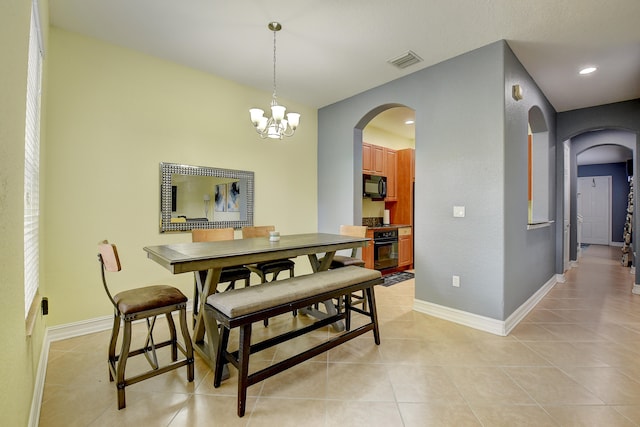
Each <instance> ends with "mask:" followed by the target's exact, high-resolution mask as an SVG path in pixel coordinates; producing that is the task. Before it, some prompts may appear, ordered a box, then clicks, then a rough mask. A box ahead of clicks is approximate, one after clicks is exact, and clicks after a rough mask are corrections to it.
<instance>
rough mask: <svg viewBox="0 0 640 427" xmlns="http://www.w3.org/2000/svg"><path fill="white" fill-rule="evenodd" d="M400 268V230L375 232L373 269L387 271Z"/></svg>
mask: <svg viewBox="0 0 640 427" xmlns="http://www.w3.org/2000/svg"><path fill="white" fill-rule="evenodd" d="M397 266H398V229H397V228H393V229H389V230H375V231H374V232H373V268H375V269H376V270H386V269H389V268H396V267H397Z"/></svg>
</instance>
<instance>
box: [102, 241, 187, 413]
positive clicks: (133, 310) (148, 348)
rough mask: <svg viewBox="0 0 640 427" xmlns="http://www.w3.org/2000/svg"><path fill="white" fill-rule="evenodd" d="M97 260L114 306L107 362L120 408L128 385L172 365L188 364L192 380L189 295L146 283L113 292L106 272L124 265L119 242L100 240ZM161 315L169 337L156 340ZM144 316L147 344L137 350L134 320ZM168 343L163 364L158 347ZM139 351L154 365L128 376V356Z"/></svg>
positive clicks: (166, 370) (170, 287)
mask: <svg viewBox="0 0 640 427" xmlns="http://www.w3.org/2000/svg"><path fill="white" fill-rule="evenodd" d="M98 260H99V261H100V266H101V272H102V284H103V285H104V290H105V291H106V293H107V296H108V297H109V300H111V303H112V304H113V308H114V314H113V329H112V331H111V341H110V343H109V359H108V365H109V381H113V380H114V379H115V380H116V385H117V388H118V389H117V392H118V409H122V408H124V407H125V406H126V400H125V387H127V386H130V385H132V384H135V383H137V382H140V381H143V380H146V379H148V378H151V377H155V376H156V375H160V374H163V373H165V372H168V371H170V370H172V369H176V368H179V367H181V366H186V367H187V380H188V381H189V382H192V381H193V375H194V365H193V346H192V344H191V338H190V337H189V330H188V328H187V315H186V308H187V297H186V296H185V295H184V294H183V293H182V292H180V290H179V289H177V288H174V287H173V286H168V285H152V286H146V287H141V288H135V289H129V290H126V291H122V292H119V293H117V294H116V295H111V292H110V291H109V287H108V286H107V280H106V274H105V272H106V271H108V272H118V271H120V270H121V269H122V267H121V265H120V258H119V257H118V250H117V248H116V246H115V245H113V244H111V243H109V242H107V241H106V240H105V241H103V242H100V243H99V244H98ZM174 312H177V313H178V318H179V321H180V331H181V333H182V339H183V344H181V343H180V342H178V340H177V337H176V326H175V322H174V320H173V313H174ZM160 315H165V316H166V318H167V322H168V326H169V335H170V337H169V339H168V340H166V341H163V342H158V343H156V342H155V341H154V339H153V332H154V327H155V323H156V317H157V316H160ZM142 319H144V320H145V321H146V324H147V335H146V339H145V342H144V345H143V346H142V347H141V348H139V349H137V350H131V348H130V347H131V324H132V323H133V322H135V321H137V320H142ZM121 324H124V329H123V332H122V338H121V344H120V354H118V355H116V344H117V341H118V333H119V331H120V325H121ZM167 346H170V350H171V363H168V364H166V365H163V366H160V364H159V363H158V355H157V354H156V350H157V349H160V348H162V347H167ZM178 350H180V352H181V353H182V355H183V356H184V357H183V358H181V359H180V360H178ZM138 355H144V356H145V357H146V359H147V361H148V362H149V365H151V369H150V370H148V371H146V372H143V373H140V374H137V375H134V376H132V377H129V378H126V377H125V368H126V366H127V359H128V358H129V357H133V356H138Z"/></svg>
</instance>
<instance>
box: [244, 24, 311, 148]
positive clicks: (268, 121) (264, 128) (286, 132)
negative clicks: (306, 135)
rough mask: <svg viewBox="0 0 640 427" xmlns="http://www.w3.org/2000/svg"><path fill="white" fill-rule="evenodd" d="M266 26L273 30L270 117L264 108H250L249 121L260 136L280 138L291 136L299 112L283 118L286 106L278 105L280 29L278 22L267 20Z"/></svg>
mask: <svg viewBox="0 0 640 427" xmlns="http://www.w3.org/2000/svg"><path fill="white" fill-rule="evenodd" d="M268 28H269V29H270V30H271V31H273V96H272V97H271V117H265V116H264V110H261V109H260V108H252V109H250V110H249V113H250V114H251V122H252V123H253V126H255V128H256V132H258V134H259V135H260V137H261V138H273V139H282V138H283V137H285V136H292V135H293V134H294V133H295V132H296V128H297V127H298V124H299V123H300V114H298V113H288V114H287V118H286V119H285V118H284V113H285V111H286V110H287V108H286V107H285V106H284V105H278V97H277V95H276V33H277V32H278V31H280V30H281V29H282V25H280V23H279V22H269V25H268Z"/></svg>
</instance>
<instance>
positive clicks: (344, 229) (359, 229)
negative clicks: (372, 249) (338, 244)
mask: <svg viewBox="0 0 640 427" xmlns="http://www.w3.org/2000/svg"><path fill="white" fill-rule="evenodd" d="M340 234H342V235H343V236H351V237H366V235H367V227H366V226H365V225H341V226H340Z"/></svg>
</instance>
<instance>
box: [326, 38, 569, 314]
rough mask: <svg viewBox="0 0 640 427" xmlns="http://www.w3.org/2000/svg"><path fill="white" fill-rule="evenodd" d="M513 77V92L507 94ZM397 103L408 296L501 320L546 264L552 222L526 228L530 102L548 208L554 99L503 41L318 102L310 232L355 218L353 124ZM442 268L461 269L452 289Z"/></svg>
mask: <svg viewBox="0 0 640 427" xmlns="http://www.w3.org/2000/svg"><path fill="white" fill-rule="evenodd" d="M400 73H401V72H399V75H400ZM516 83H517V84H519V85H520V86H521V87H522V88H523V92H524V99H523V100H521V101H516V100H514V99H513V98H512V96H511V87H512V85H513V84H516ZM397 105H404V106H408V107H410V108H413V109H414V110H415V112H416V125H415V127H416V150H415V167H416V181H415V217H414V241H415V251H414V262H415V271H416V275H415V277H416V286H415V297H416V299H418V300H422V301H426V302H430V303H433V304H437V305H440V306H444V307H449V308H452V309H457V310H461V311H464V312H468V313H473V314H477V315H480V316H485V317H488V318H492V319H497V320H505V319H507V318H508V317H509V316H510V315H511V314H513V312H514V311H515V310H516V309H517V308H518V307H520V306H521V305H522V304H523V303H524V302H525V301H527V299H529V298H530V297H531V296H532V295H533V294H534V293H535V292H537V291H538V290H539V289H540V288H541V287H542V286H543V285H544V284H545V283H547V282H548V281H549V280H550V279H552V278H553V277H554V274H555V260H556V242H555V239H556V226H555V224H551V225H549V226H547V227H543V228H540V229H536V230H527V209H528V200H527V183H528V178H527V161H528V154H527V123H528V112H529V110H530V109H531V108H532V107H534V106H535V107H538V108H539V109H540V111H541V112H542V115H543V117H544V120H545V122H546V125H547V126H548V129H549V140H550V144H549V160H550V171H549V174H550V177H549V182H550V195H551V197H550V198H551V200H550V215H551V216H552V218H553V216H554V215H555V214H556V212H557V211H558V209H557V206H556V203H555V198H554V194H555V185H556V184H555V183H556V179H555V176H556V168H555V167H554V165H555V164H556V137H555V128H556V123H555V117H556V113H555V110H554V109H553V108H552V107H551V105H550V104H549V102H548V101H547V99H546V98H545V97H544V95H543V94H542V92H541V91H540V90H539V88H538V87H537V86H536V84H535V82H534V81H533V79H532V78H531V77H530V76H529V74H528V73H527V72H526V70H525V69H524V67H523V66H522V65H521V64H520V62H519V61H518V59H517V58H516V57H515V55H514V54H513V52H512V51H511V49H510V48H509V46H508V45H507V43H506V42H505V41H498V42H495V43H492V44H490V45H487V46H484V47H482V48H479V49H477V50H474V51H472V52H468V53H466V54H464V55H460V56H458V57H455V58H452V59H450V60H447V61H445V62H442V63H440V64H437V65H434V66H431V67H428V68H425V69H423V70H420V71H417V72H415V73H412V74H409V75H406V76H403V77H400V78H398V79H397V80H395V81H392V82H390V83H387V84H385V85H382V86H379V87H377V88H374V89H371V90H369V91H366V92H363V93H361V94H359V95H356V96H353V97H351V98H348V99H346V100H343V101H340V102H338V103H335V104H332V105H329V106H327V107H324V108H322V109H320V110H319V112H318V198H319V200H318V224H319V230H320V231H324V232H335V231H336V230H338V228H339V226H340V224H347V223H354V224H359V223H360V221H361V217H362V212H361V209H362V208H361V206H362V205H361V198H360V197H359V195H360V193H361V191H362V188H361V187H362V182H361V173H362V172H361V170H362V163H361V162H362V160H361V159H362V146H361V143H362V129H363V128H364V126H366V124H367V123H368V122H369V120H371V119H372V118H373V117H374V116H375V115H376V114H377V113H378V112H380V111H382V110H384V109H385V108H387V107H388V106H397ZM453 206H465V207H466V217H464V218H454V217H453V215H452V210H453ZM452 275H457V276H460V287H459V288H454V287H452V286H451V279H452Z"/></svg>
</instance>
